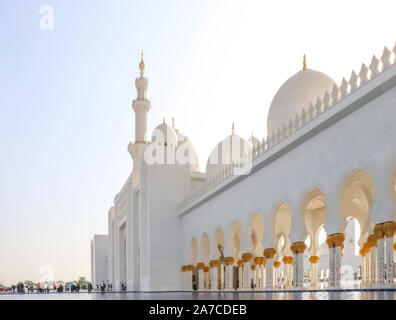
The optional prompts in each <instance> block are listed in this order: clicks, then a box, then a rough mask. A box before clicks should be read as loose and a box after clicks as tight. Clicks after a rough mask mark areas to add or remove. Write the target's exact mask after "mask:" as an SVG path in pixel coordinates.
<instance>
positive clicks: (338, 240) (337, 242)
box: [326, 233, 345, 248]
mask: <svg viewBox="0 0 396 320" xmlns="http://www.w3.org/2000/svg"><path fill="white" fill-rule="evenodd" d="M344 240H345V236H344V234H343V233H333V234H329V235H328V236H327V238H326V243H327V245H328V246H329V248H334V247H341V246H342V245H343V243H344Z"/></svg>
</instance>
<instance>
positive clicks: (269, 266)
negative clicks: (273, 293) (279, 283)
mask: <svg viewBox="0 0 396 320" xmlns="http://www.w3.org/2000/svg"><path fill="white" fill-rule="evenodd" d="M275 254H276V250H275V249H274V248H267V249H265V250H264V257H265V265H266V266H265V282H266V283H265V286H266V287H267V288H272V287H273V286H274V278H273V271H274V270H273V269H274V268H273V263H274V256H275Z"/></svg>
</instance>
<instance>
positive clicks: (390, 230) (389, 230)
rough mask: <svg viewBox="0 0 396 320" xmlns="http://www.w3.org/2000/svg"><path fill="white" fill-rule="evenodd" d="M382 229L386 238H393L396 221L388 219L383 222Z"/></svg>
mask: <svg viewBox="0 0 396 320" xmlns="http://www.w3.org/2000/svg"><path fill="white" fill-rule="evenodd" d="M382 230H383V232H384V235H385V237H386V238H391V237H393V235H394V234H395V232H396V222H395V221H387V222H384V223H383V224H382Z"/></svg>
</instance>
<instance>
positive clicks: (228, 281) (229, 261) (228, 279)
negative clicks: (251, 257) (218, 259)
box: [224, 257, 235, 290]
mask: <svg viewBox="0 0 396 320" xmlns="http://www.w3.org/2000/svg"><path fill="white" fill-rule="evenodd" d="M234 262H235V259H234V258H233V257H227V258H225V264H226V272H225V286H224V289H226V290H231V289H232V281H233V279H232V276H233V269H232V268H233V265H234Z"/></svg>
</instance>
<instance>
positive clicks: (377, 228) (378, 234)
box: [373, 223, 385, 240]
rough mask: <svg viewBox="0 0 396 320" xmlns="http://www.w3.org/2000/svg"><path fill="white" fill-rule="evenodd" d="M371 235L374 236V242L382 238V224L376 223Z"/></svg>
mask: <svg viewBox="0 0 396 320" xmlns="http://www.w3.org/2000/svg"><path fill="white" fill-rule="evenodd" d="M373 235H374V237H375V239H376V240H378V239H383V238H384V236H385V234H384V225H383V223H378V224H376V225H375V227H374V233H373Z"/></svg>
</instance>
